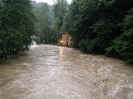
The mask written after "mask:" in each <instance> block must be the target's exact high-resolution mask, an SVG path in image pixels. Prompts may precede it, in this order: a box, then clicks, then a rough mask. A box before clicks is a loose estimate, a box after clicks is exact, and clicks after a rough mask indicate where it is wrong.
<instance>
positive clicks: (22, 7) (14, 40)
mask: <svg viewBox="0 0 133 99" xmlns="http://www.w3.org/2000/svg"><path fill="white" fill-rule="evenodd" d="M0 11H1V16H0V28H1V30H0V33H1V36H0V43H1V46H0V51H1V53H2V54H5V55H6V56H7V55H8V54H17V52H18V51H23V50H25V49H28V45H29V44H30V43H31V35H33V34H34V33H35V31H34V14H33V12H32V6H31V4H30V0H17V1H16V0H2V5H1V10H0Z"/></svg>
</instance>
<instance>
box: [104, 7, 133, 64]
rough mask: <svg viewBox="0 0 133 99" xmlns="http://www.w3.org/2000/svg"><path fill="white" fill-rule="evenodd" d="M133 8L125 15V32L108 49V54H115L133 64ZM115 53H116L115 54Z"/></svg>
mask: <svg viewBox="0 0 133 99" xmlns="http://www.w3.org/2000/svg"><path fill="white" fill-rule="evenodd" d="M132 10H133V9H131V10H130V13H129V14H128V15H126V16H125V19H124V23H123V26H124V31H123V34H122V35H120V36H119V37H118V38H116V39H114V40H113V44H112V45H111V46H110V47H109V48H107V49H106V51H107V53H106V54H107V55H113V56H114V55H115V54H117V57H120V58H122V59H125V60H126V62H127V63H132V64H133V39H132V38H133V27H132V26H133V12H132ZM114 53H115V54H114Z"/></svg>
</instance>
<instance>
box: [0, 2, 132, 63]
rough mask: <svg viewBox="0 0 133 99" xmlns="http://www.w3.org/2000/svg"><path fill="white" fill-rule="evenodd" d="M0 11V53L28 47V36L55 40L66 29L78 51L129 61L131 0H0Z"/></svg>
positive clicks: (46, 41) (42, 40)
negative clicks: (50, 1)
mask: <svg viewBox="0 0 133 99" xmlns="http://www.w3.org/2000/svg"><path fill="white" fill-rule="evenodd" d="M31 4H32V5H33V7H32V6H31ZM33 12H34V13H33ZM0 13H1V15H0V57H7V55H11V54H17V52H18V51H24V50H26V49H28V45H29V44H30V43H31V36H34V37H36V40H37V43H48V44H57V42H58V40H59V39H60V37H61V33H62V32H68V34H69V35H71V36H72V41H73V47H77V48H79V49H80V50H81V51H82V52H85V53H95V54H105V55H107V56H112V57H117V58H121V59H124V60H125V61H126V62H127V63H131V64H133V39H132V38H133V0H126V1H125V0H73V1H72V3H71V5H69V4H68V3H67V1H66V0H55V4H54V5H48V4H47V3H36V2H35V1H32V2H31V1H30V0H17V1H16V0H1V1H0Z"/></svg>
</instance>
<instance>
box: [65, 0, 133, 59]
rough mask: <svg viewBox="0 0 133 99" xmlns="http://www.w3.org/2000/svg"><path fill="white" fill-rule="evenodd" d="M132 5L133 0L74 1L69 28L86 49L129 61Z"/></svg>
mask: <svg viewBox="0 0 133 99" xmlns="http://www.w3.org/2000/svg"><path fill="white" fill-rule="evenodd" d="M132 6H133V1H132V0H128V1H126V2H125V1H124V0H73V2H72V4H71V5H70V9H69V10H70V11H69V14H68V15H67V22H66V30H67V31H68V33H69V34H70V35H71V36H72V39H73V42H74V44H77V45H78V47H79V48H80V50H81V51H83V52H86V53H103V54H105V53H106V54H107V55H111V56H115V57H116V56H117V57H120V58H124V59H125V60H128V59H129V57H130V58H131V56H132V52H133V51H132V48H133V47H132V43H133V41H132V39H131V38H132V33H133V30H132V26H133V16H132V13H133V9H131V8H132ZM130 9H131V10H130ZM129 10H130V11H129ZM128 11H129V15H127V14H128ZM125 15H126V18H125ZM123 21H124V22H123ZM126 51H128V53H127V52H126ZM130 62H131V60H130Z"/></svg>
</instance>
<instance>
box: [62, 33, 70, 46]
mask: <svg viewBox="0 0 133 99" xmlns="http://www.w3.org/2000/svg"><path fill="white" fill-rule="evenodd" d="M71 38H72V37H70V36H69V35H68V34H67V33H65V32H64V33H62V40H61V46H64V47H72V42H71Z"/></svg>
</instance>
